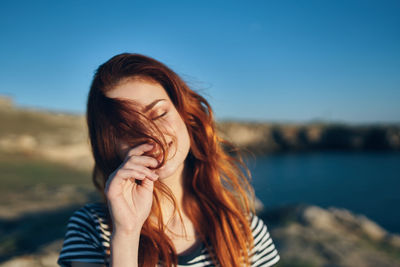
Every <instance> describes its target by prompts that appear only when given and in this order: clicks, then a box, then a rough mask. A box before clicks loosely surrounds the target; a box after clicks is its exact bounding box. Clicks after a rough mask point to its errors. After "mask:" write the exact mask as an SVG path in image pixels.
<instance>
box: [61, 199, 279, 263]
mask: <svg viewBox="0 0 400 267" xmlns="http://www.w3.org/2000/svg"><path fill="white" fill-rule="evenodd" d="M250 219H251V230H252V233H253V237H254V247H253V249H252V250H251V252H250V258H251V266H252V267H259V266H272V265H274V264H275V263H277V262H278V261H279V259H280V257H279V254H278V252H277V250H276V248H275V246H274V243H273V241H272V239H271V236H270V234H269V232H268V229H267V226H266V225H265V224H264V222H263V221H262V220H261V219H260V218H259V217H257V216H256V215H254V214H251V218H250ZM110 235H111V233H110V231H109V228H108V225H107V223H106V207H105V205H104V204H101V203H90V204H86V205H85V206H84V207H82V208H81V209H79V210H78V211H76V212H75V213H74V214H73V215H72V216H71V218H70V219H69V221H68V225H67V232H66V235H65V239H64V244H63V247H62V250H61V252H60V256H59V258H58V264H59V265H60V266H63V267H66V266H70V264H71V262H72V261H80V262H91V263H100V264H104V265H106V266H108V264H109V257H108V255H107V253H106V250H107V248H109V247H110ZM188 258H189V260H187V259H188ZM178 260H179V264H178V267H185V266H186V267H187V266H190V267H204V266H214V264H213V263H212V260H211V257H210V253H209V251H208V250H207V248H206V247H205V246H204V245H202V247H201V249H198V250H197V251H195V252H194V253H193V255H189V257H188V256H187V255H186V256H185V257H184V258H183V257H179V256H178ZM160 266H161V265H160Z"/></svg>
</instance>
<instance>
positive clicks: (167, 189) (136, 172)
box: [58, 53, 279, 267]
mask: <svg viewBox="0 0 400 267" xmlns="http://www.w3.org/2000/svg"><path fill="white" fill-rule="evenodd" d="M87 123H88V129H89V136H90V142H91V146H92V152H93V156H94V159H95V167H94V171H93V181H94V184H95V186H96V187H97V189H98V190H99V191H100V192H101V193H102V195H103V198H104V203H105V204H101V203H90V204H87V205H85V206H84V207H83V208H81V209H80V210H78V211H76V212H75V213H74V214H73V216H72V217H71V218H70V220H69V222H68V227H67V233H66V236H65V240H64V244H63V249H62V251H61V253H60V257H59V259H58V263H59V264H60V265H61V266H107V265H111V266H113V267H117V266H156V265H157V266H175V265H178V266H223V267H227V266H229V267H238V266H271V265H273V264H274V263H276V262H277V261H278V260H279V255H278V253H277V251H276V249H275V247H274V244H273V242H272V240H271V238H270V236H269V233H268V231H267V227H266V226H265V224H264V223H263V221H262V220H260V219H259V218H258V217H257V216H256V215H255V211H254V192H253V189H252V188H251V186H250V183H249V181H248V179H249V178H250V175H249V173H248V172H247V173H246V174H247V176H246V175H245V174H244V173H243V172H242V169H243V168H242V167H244V168H245V165H244V164H243V161H242V160H241V159H240V157H239V155H232V154H235V150H234V148H233V146H232V145H230V144H229V143H228V142H226V141H224V140H223V139H221V138H220V137H218V136H217V134H216V129H215V124H214V120H213V113H212V110H211V108H210V106H209V104H208V103H207V101H206V100H205V99H204V98H203V97H201V96H200V95H199V94H197V93H196V92H194V91H192V90H191V89H189V87H188V86H187V85H186V84H185V82H184V81H183V80H182V79H181V78H180V77H179V76H178V75H177V74H175V73H174V72H173V71H172V70H171V69H169V68H168V67H167V66H165V65H164V64H162V63H160V62H158V61H156V60H154V59H152V58H149V57H146V56H143V55H139V54H126V53H125V54H120V55H117V56H115V57H113V58H111V59H110V60H109V61H107V62H106V63H104V64H103V65H101V66H100V67H99V68H98V70H97V72H96V74H95V76H94V79H93V82H92V85H91V88H90V93H89V98H88V104H87Z"/></svg>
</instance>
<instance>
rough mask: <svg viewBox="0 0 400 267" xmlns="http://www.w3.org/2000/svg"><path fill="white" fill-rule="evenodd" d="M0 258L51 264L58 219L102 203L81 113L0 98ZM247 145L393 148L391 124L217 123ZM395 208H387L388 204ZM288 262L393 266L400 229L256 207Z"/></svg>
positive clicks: (312, 211)
mask: <svg viewBox="0 0 400 267" xmlns="http://www.w3.org/2000/svg"><path fill="white" fill-rule="evenodd" d="M0 123H2V125H3V127H1V128H0V172H1V173H2V176H1V187H0V266H8V267H11V266H38V267H39V266H56V264H55V261H56V259H57V256H58V252H59V250H60V247H61V244H62V239H63V235H64V231H65V226H66V222H67V219H68V217H69V216H70V215H71V213H72V212H73V211H74V210H76V209H77V208H79V207H80V206H81V205H82V204H83V203H86V202H92V201H99V195H98V194H97V193H96V192H95V190H94V189H93V186H92V184H91V178H90V170H91V168H92V166H93V161H92V158H91V154H90V150H89V145H88V140H87V131H86V126H85V120H84V117H83V116H78V115H71V114H60V113H54V112H46V111H38V110H29V109H21V108H17V107H15V106H14V105H13V103H12V101H11V100H9V99H4V98H3V99H1V98H0ZM218 130H219V132H220V134H221V135H222V136H224V137H225V138H226V139H228V140H230V141H232V142H234V143H235V144H236V145H238V146H239V147H240V148H242V149H243V150H245V151H246V150H248V151H251V152H253V153H256V154H257V153H271V152H285V151H308V150H321V149H344V150H368V149H374V150H375V149H379V150H388V151H400V145H399V144H400V141H399V140H400V127H399V126H396V125H386V126H384V125H370V126H347V125H325V124H309V125H295V124H291V125H284V124H268V123H245V122H241V123H239V122H220V123H218ZM389 212H393V211H389ZM259 216H260V217H261V218H263V219H264V221H265V222H266V223H267V225H268V227H269V229H270V232H271V235H272V237H273V239H274V241H275V243H276V245H277V247H278V251H279V253H280V255H281V262H280V264H279V265H278V267H279V266H281V267H286V266H309V267H312V266H360V267H363V266H367V267H369V266H371V267H372V266H400V236H398V235H394V234H391V233H389V232H387V231H386V230H385V229H382V228H381V227H380V226H379V225H377V224H376V223H374V222H373V221H371V220H369V219H368V218H366V217H365V216H363V215H359V214H354V213H352V212H350V211H348V210H343V209H340V208H335V207H332V208H329V209H323V208H320V207H316V206H311V205H306V204H298V205H293V206H283V207H276V208H273V209H269V210H261V211H260V212H259Z"/></svg>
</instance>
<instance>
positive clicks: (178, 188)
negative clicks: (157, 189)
mask: <svg viewBox="0 0 400 267" xmlns="http://www.w3.org/2000/svg"><path fill="white" fill-rule="evenodd" d="M183 178H184V164H182V165H181V166H180V167H179V168H178V169H177V170H176V172H175V173H174V174H173V175H171V176H169V177H167V178H164V179H162V180H161V181H160V182H162V183H163V184H165V185H166V186H168V188H169V189H170V190H171V192H172V194H173V195H174V197H175V199H176V204H177V209H178V210H179V211H181V212H182V202H183ZM160 202H161V210H162V212H163V217H164V218H163V219H164V222H165V223H166V222H168V220H169V219H170V218H171V217H172V214H173V208H174V207H173V205H172V203H171V202H170V200H169V199H167V198H166V197H162V198H161V201H160Z"/></svg>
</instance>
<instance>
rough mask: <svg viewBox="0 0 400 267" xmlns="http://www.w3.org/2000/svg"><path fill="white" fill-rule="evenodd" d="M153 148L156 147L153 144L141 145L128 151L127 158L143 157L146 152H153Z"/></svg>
mask: <svg viewBox="0 0 400 267" xmlns="http://www.w3.org/2000/svg"><path fill="white" fill-rule="evenodd" d="M153 147H154V145H152V144H148V143H145V144H141V145H139V146H136V147H134V148H131V149H130V150H129V151H128V154H127V155H126V156H127V157H132V156H141V155H143V154H144V152H146V151H150V150H152V149H153Z"/></svg>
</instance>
